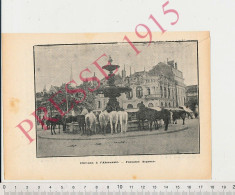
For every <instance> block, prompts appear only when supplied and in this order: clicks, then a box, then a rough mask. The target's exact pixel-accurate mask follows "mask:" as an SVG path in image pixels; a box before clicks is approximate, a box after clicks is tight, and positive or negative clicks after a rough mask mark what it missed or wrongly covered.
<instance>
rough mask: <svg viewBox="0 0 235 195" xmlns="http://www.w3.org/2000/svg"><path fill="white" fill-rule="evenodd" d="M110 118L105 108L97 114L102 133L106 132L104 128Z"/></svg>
mask: <svg viewBox="0 0 235 195" xmlns="http://www.w3.org/2000/svg"><path fill="white" fill-rule="evenodd" d="M109 121H110V119H109V113H108V112H107V110H104V111H102V112H101V113H100V114H99V122H100V128H101V131H102V132H103V134H104V135H105V134H106V128H107V126H108V123H109Z"/></svg>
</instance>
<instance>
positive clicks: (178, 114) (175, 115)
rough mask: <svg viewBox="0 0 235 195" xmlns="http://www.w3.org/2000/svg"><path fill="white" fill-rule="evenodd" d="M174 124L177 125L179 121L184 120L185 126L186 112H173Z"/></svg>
mask: <svg viewBox="0 0 235 195" xmlns="http://www.w3.org/2000/svg"><path fill="white" fill-rule="evenodd" d="M172 118H173V124H177V119H180V118H181V119H182V120H183V125H184V124H185V118H186V111H184V110H180V111H173V116H172Z"/></svg>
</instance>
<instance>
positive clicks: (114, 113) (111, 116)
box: [109, 111, 118, 134]
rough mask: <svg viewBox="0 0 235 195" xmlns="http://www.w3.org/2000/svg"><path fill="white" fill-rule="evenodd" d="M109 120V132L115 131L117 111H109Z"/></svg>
mask: <svg viewBox="0 0 235 195" xmlns="http://www.w3.org/2000/svg"><path fill="white" fill-rule="evenodd" d="M109 120H110V127H111V134H113V133H115V131H116V133H117V125H118V113H117V111H112V112H110V113H109Z"/></svg>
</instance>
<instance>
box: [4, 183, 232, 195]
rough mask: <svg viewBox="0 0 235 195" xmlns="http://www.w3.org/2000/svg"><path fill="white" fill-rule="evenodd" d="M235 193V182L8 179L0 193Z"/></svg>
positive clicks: (218, 194)
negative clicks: (59, 181)
mask: <svg viewBox="0 0 235 195" xmlns="http://www.w3.org/2000/svg"><path fill="white" fill-rule="evenodd" d="M120 194H121V195H235V182H234V183H232V182H231V183H220V182H216V183H215V182H208V183H207V182H205V183H196V182H195V183H183V182H182V183H158V182H141V183H140V182H120V183H116V182H104V183H103V182H102V183H101V182H94V183H92V182H91V183H5V184H0V195H120Z"/></svg>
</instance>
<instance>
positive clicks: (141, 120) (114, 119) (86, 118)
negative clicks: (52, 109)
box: [42, 107, 187, 135]
mask: <svg viewBox="0 0 235 195" xmlns="http://www.w3.org/2000/svg"><path fill="white" fill-rule="evenodd" d="M186 114H187V113H186V112H185V111H184V110H177V111H172V110H168V109H164V108H162V109H161V110H154V109H152V108H147V107H145V108H144V109H141V110H139V111H138V112H137V113H136V118H137V121H138V127H139V130H142V129H143V130H145V129H146V126H145V124H146V122H147V124H148V127H147V129H149V130H150V131H152V129H153V125H154V126H155V129H159V127H161V126H162V123H161V121H164V126H165V127H164V128H165V130H168V125H169V123H173V124H175V123H177V119H182V120H183V125H184V124H185V118H186ZM50 119H51V120H45V119H42V121H43V122H44V123H45V124H46V125H47V129H49V128H50V129H51V134H52V135H53V134H56V132H55V128H56V125H58V127H59V133H60V125H62V126H63V131H66V129H67V124H68V123H78V127H79V129H80V131H81V133H82V135H83V134H87V135H92V134H97V133H102V134H104V135H105V134H106V132H107V129H108V127H110V130H111V134H113V133H119V132H121V133H125V132H126V131H127V125H128V113H127V112H126V111H111V112H107V110H104V111H102V112H101V113H100V114H97V115H96V114H94V112H93V111H90V112H89V113H88V114H86V115H77V116H68V117H66V116H65V117H62V116H61V115H55V116H54V117H51V118H50ZM42 128H43V125H42Z"/></svg>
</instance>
